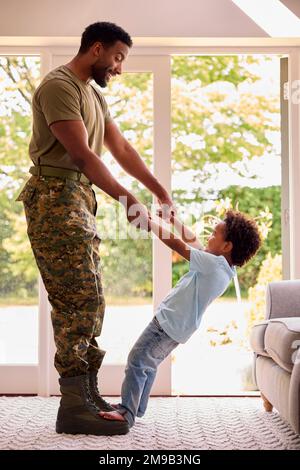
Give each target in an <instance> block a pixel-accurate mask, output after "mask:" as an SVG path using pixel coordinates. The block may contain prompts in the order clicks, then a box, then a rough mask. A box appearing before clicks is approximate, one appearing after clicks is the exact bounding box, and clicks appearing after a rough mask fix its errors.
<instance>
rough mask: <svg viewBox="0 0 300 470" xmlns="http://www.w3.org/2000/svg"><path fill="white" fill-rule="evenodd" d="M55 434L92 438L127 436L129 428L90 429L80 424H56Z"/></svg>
mask: <svg viewBox="0 0 300 470" xmlns="http://www.w3.org/2000/svg"><path fill="white" fill-rule="evenodd" d="M56 432H57V433H58V434H91V435H93V436H115V435H121V434H127V433H128V432H129V426H124V425H123V426H122V427H121V426H113V427H110V428H106V429H105V426H103V428H102V429H101V428H96V429H92V427H91V426H88V425H86V426H83V425H82V423H81V424H77V425H76V424H71V423H70V424H66V423H64V424H59V423H56Z"/></svg>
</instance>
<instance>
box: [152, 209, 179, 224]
mask: <svg viewBox="0 0 300 470" xmlns="http://www.w3.org/2000/svg"><path fill="white" fill-rule="evenodd" d="M156 215H157V216H158V217H160V218H161V219H163V220H164V221H165V222H167V223H169V224H172V225H173V224H174V220H175V212H174V211H171V212H170V214H169V217H168V218H164V217H163V209H162V208H161V207H159V208H158V209H157V211H156Z"/></svg>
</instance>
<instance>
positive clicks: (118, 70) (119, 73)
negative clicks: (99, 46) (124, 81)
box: [115, 64, 122, 75]
mask: <svg viewBox="0 0 300 470" xmlns="http://www.w3.org/2000/svg"><path fill="white" fill-rule="evenodd" d="M115 71H116V74H118V75H121V73H122V64H118V65H117V67H116V69H115Z"/></svg>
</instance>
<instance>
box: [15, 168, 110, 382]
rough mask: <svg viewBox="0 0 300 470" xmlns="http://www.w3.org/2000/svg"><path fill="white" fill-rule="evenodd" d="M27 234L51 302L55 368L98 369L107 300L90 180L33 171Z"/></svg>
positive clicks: (25, 196) (26, 200) (69, 371)
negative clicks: (37, 174)
mask: <svg viewBox="0 0 300 470" xmlns="http://www.w3.org/2000/svg"><path fill="white" fill-rule="evenodd" d="M17 201H22V202H23V204H24V208H25V214H26V220H27V233H28V237H29V240H30V244H31V247H32V250H33V253H34V257H35V260H36V263H37V266H38V268H39V271H40V273H41V276H42V279H43V282H44V285H45V288H46V290H47V293H48V299H49V302H50V304H51V306H52V311H51V319H52V325H53V331H54V340H55V344H56V354H55V361H54V364H55V367H56V369H57V371H58V373H59V374H60V376H61V377H72V376H76V375H82V374H85V373H86V372H87V371H88V370H92V369H99V367H100V366H101V363H102V360H103V357H104V354H105V352H104V351H102V350H101V349H99V347H98V345H97V342H96V339H95V338H96V337H97V336H99V335H100V333H101V329H102V323H103V317H104V310H105V301H104V296H103V290H102V285H101V273H100V258H99V253H98V250H99V244H100V241H101V240H100V238H99V236H98V233H97V229H96V218H95V215H96V211H97V202H96V198H95V193H94V191H93V189H92V187H91V185H89V184H84V183H80V182H77V181H73V180H70V179H66V180H64V179H60V178H56V177H40V178H38V177H36V176H32V177H31V178H30V179H29V181H28V182H27V183H26V185H25V187H24V188H23V190H22V191H21V193H20V194H19V196H18V198H17Z"/></svg>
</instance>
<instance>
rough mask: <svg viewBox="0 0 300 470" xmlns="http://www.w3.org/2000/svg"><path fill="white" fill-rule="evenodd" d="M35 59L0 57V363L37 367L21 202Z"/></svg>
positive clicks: (33, 273)
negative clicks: (18, 199)
mask: <svg viewBox="0 0 300 470" xmlns="http://www.w3.org/2000/svg"><path fill="white" fill-rule="evenodd" d="M39 80H40V58H39V57H24V56H22V57H21V56H20V57H16V56H14V57H7V56H6V57H4V56H1V57H0V95H1V105H0V219H1V225H0V294H1V300H0V364H15V363H19V364H33V363H37V362H38V349H37V345H38V306H37V305H38V271H37V267H36V264H35V261H34V257H33V255H32V252H31V248H30V244H29V240H28V238H27V233H26V221H25V214H24V210H23V205H22V203H21V202H15V199H16V197H17V195H18V194H19V192H20V189H21V188H22V186H23V185H24V184H25V181H26V180H27V179H28V177H29V174H28V168H29V166H30V160H29V157H28V144H29V139H30V134H31V97H32V95H33V92H34V90H35V88H36V86H37V84H38V82H39Z"/></svg>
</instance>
